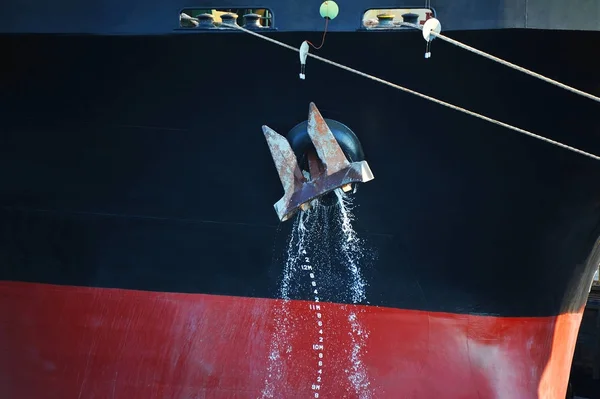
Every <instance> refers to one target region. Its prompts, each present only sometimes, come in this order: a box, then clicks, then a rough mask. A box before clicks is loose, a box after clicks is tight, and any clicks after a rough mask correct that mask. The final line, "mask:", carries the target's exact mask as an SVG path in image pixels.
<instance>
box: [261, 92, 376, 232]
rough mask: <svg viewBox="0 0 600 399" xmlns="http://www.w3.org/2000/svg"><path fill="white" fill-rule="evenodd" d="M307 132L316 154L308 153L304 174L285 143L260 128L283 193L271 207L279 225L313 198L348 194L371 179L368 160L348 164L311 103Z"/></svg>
mask: <svg viewBox="0 0 600 399" xmlns="http://www.w3.org/2000/svg"><path fill="white" fill-rule="evenodd" d="M307 130H308V135H309V136H310V140H311V141H312V143H313V145H314V149H315V150H316V151H310V152H308V153H307V159H308V171H303V170H302V169H301V168H300V166H299V165H298V160H297V158H296V154H294V151H293V150H292V148H291V146H290V143H289V142H288V140H287V139H286V138H285V137H284V136H282V135H280V134H279V133H277V132H276V131H274V130H273V129H271V128H270V127H268V126H266V125H265V126H263V133H264V135H265V138H266V139H267V143H268V145H269V149H270V151H271V155H272V157H273V161H274V162H275V167H276V168H277V172H278V173H279V179H280V180H281V184H282V185H283V189H284V191H285V193H284V195H283V197H282V198H281V199H280V200H279V201H277V202H276V203H275V205H274V207H275V211H276V212H277V216H278V217H279V219H280V220H281V221H282V222H283V221H286V220H288V219H290V218H291V217H292V216H294V214H296V212H298V210H301V211H306V210H308V209H309V208H310V207H311V206H312V205H313V204H314V201H315V200H316V199H318V198H319V197H321V196H323V195H325V194H327V193H330V192H332V191H333V190H335V189H337V188H341V189H342V190H343V191H344V192H348V191H351V190H352V184H355V183H366V182H368V181H370V180H373V173H372V172H371V168H370V167H369V164H368V163H367V161H358V162H349V161H348V159H347V158H346V155H344V152H343V151H342V148H341V147H340V145H339V144H338V142H337V140H336V138H335V136H334V135H333V133H332V132H331V130H330V128H329V126H328V125H327V123H326V121H325V119H324V118H323V116H322V115H321V113H320V112H319V110H318V109H317V107H316V106H315V104H314V103H310V106H309V111H308V126H307Z"/></svg>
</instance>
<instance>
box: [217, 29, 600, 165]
mask: <svg viewBox="0 0 600 399" xmlns="http://www.w3.org/2000/svg"><path fill="white" fill-rule="evenodd" d="M221 26H227V27H230V28H233V29H237V30H240V31H242V32H245V33H248V34H249V35H252V36H256V37H258V38H259V39H262V40H266V41H268V42H271V43H273V44H276V45H278V46H280V47H283V48H287V49H288V50H292V51H296V52H300V49H298V48H296V47H293V46H290V45H289V44H286V43H283V42H280V41H278V40H275V39H273V38H270V37H267V36H264V35H261V34H259V33H257V32H254V31H251V30H249V29H246V28H244V27H241V26H239V25H237V24H222V25H221ZM308 56H309V57H311V58H314V59H316V60H319V61H321V62H324V63H326V64H329V65H332V66H334V67H337V68H340V69H344V70H346V71H348V72H351V73H354V74H356V75H359V76H362V77H364V78H367V79H370V80H373V81H375V82H378V83H381V84H384V85H386V86H389V87H392V88H394V89H397V90H401V91H404V92H406V93H409V94H412V95H415V96H417V97H421V98H423V99H425V100H428V101H431V102H434V103H436V104H439V105H442V106H444V107H447V108H450V109H453V110H455V111H459V112H462V113H465V114H467V115H471V116H474V117H475V118H479V119H482V120H484V121H487V122H490V123H493V124H496V125H498V126H502V127H504V128H506V129H510V130H513V131H515V132H518V133H521V134H524V135H527V136H530V137H533V138H535V139H538V140H541V141H545V142H546V143H549V144H552V145H555V146H557V147H560V148H563V149H565V150H569V151H573V152H575V153H578V154H580V155H584V156H586V157H589V158H592V159H595V160H597V161H600V156H598V155H594V154H592V153H589V152H586V151H583V150H580V149H578V148H575V147H571V146H569V145H567V144H563V143H561V142H558V141H555V140H552V139H549V138H547V137H544V136H540V135H539V134H535V133H532V132H530V131H528V130H525V129H521V128H518V127H516V126H512V125H509V124H508V123H504V122H501V121H498V120H496V119H492V118H489V117H487V116H485V115H482V114H478V113H477V112H473V111H470V110H468V109H465V108H462V107H459V106H457V105H454V104H450V103H448V102H446V101H442V100H438V99H437V98H435V97H431V96H428V95H426V94H422V93H419V92H418V91H414V90H411V89H408V88H406V87H403V86H400V85H397V84H395V83H392V82H389V81H387V80H384V79H381V78H378V77H376V76H373V75H369V74H368V73H364V72H361V71H358V70H356V69H354V68H350V67H349V66H346V65H343V64H340V63H337V62H335V61H331V60H328V59H327V58H323V57H320V56H318V55H315V54H312V53H308Z"/></svg>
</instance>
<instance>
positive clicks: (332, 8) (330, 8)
mask: <svg viewBox="0 0 600 399" xmlns="http://www.w3.org/2000/svg"><path fill="white" fill-rule="evenodd" d="M319 12H320V13H321V16H322V17H323V18H329V19H334V18H335V17H337V16H338V14H339V12H340V8H339V7H338V5H337V3H336V2H335V1H330V0H327V1H324V2H323V4H321V8H319Z"/></svg>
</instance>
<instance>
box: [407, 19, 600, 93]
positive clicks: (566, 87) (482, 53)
mask: <svg viewBox="0 0 600 399" xmlns="http://www.w3.org/2000/svg"><path fill="white" fill-rule="evenodd" d="M401 25H402V26H407V27H410V28H414V29H418V30H423V27H422V26H421V25H417V24H411V23H408V22H402V23H401ZM430 35H431V36H433V37H437V38H440V39H442V40H444V41H446V42H448V43H450V44H453V45H455V46H457V47H460V48H462V49H465V50H467V51H470V52H472V53H474V54H477V55H480V56H482V57H485V58H487V59H490V60H492V61H495V62H497V63H499V64H502V65H505V66H507V67H509V68H512V69H514V70H517V71H519V72H522V73H524V74H527V75H529V76H533V77H534V78H537V79H540V80H543V81H544V82H547V83H550V84H552V85H554V86H557V87H560V88H561V89H564V90H567V91H570V92H571V93H574V94H577V95H580V96H583V97H586V98H589V99H590V100H593V101H596V102H600V97H598V96H595V95H593V94H590V93H587V92H585V91H582V90H579V89H576V88H574V87H572V86H569V85H566V84H564V83H561V82H559V81H557V80H554V79H550V78H548V77H546V76H544V75H541V74H539V73H537V72H533V71H531V70H529V69H527V68H523V67H522V66H519V65H516V64H513V63H512V62H508V61H506V60H503V59H502V58H498V57H496V56H493V55H491V54H489V53H486V52H485V51H481V50H478V49H476V48H474V47H471V46H469V45H467V44H464V43H461V42H459V41H458V40H455V39H451V38H449V37H448V36H445V35H442V34H441V33H437V32H434V31H431V32H430Z"/></svg>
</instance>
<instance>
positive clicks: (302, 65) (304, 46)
mask: <svg viewBox="0 0 600 399" xmlns="http://www.w3.org/2000/svg"><path fill="white" fill-rule="evenodd" d="M308 50H309V47H308V42H307V41H306V40H305V41H303V42H302V45H301V46H300V79H302V80H304V79H305V78H306V75H305V74H304V69H305V68H306V57H308Z"/></svg>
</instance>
